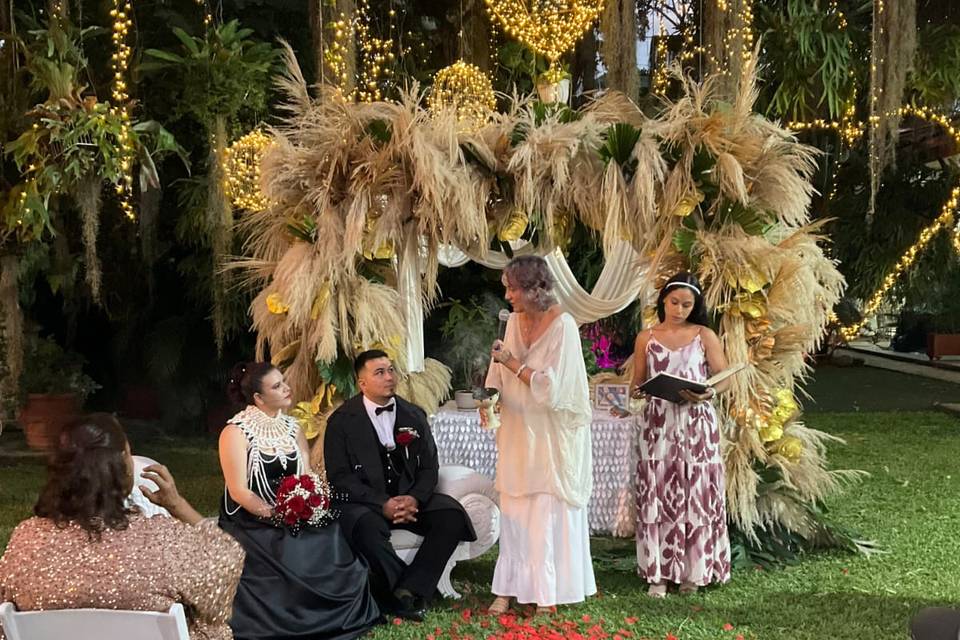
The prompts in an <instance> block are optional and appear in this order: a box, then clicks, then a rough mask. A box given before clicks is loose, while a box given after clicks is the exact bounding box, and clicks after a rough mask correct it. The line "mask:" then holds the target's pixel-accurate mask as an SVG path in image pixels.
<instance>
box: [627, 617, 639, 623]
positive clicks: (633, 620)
mask: <svg viewBox="0 0 960 640" xmlns="http://www.w3.org/2000/svg"><path fill="white" fill-rule="evenodd" d="M639 619H640V618H638V617H637V616H627V617H626V618H624V619H623V621H624V622H626V623H627V624H637V620H639Z"/></svg>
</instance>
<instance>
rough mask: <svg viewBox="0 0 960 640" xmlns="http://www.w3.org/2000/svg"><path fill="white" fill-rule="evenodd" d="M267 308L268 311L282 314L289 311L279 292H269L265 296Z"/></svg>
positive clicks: (288, 306)
mask: <svg viewBox="0 0 960 640" xmlns="http://www.w3.org/2000/svg"><path fill="white" fill-rule="evenodd" d="M267 310H268V311H270V313H275V314H277V315H282V314H284V313H286V312H287V311H290V305H288V304H287V303H285V302H284V301H283V298H282V297H280V294H279V293H271V294H270V295H268V296H267Z"/></svg>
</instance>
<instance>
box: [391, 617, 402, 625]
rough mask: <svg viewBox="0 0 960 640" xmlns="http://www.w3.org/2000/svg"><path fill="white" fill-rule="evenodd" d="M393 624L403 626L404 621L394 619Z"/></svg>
mask: <svg viewBox="0 0 960 640" xmlns="http://www.w3.org/2000/svg"><path fill="white" fill-rule="evenodd" d="M393 624H396V625H401V624H403V619H402V618H394V619H393Z"/></svg>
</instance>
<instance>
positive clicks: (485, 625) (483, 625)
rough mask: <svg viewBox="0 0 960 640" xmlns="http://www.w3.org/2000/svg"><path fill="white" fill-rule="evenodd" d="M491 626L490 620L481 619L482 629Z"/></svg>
mask: <svg viewBox="0 0 960 640" xmlns="http://www.w3.org/2000/svg"><path fill="white" fill-rule="evenodd" d="M489 626H490V621H489V620H481V621H480V628H481V629H486V628H487V627H489Z"/></svg>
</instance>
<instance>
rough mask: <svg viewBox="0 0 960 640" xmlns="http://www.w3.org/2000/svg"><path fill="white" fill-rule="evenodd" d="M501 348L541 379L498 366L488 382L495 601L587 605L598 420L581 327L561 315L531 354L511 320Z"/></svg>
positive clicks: (592, 584) (591, 581)
mask: <svg viewBox="0 0 960 640" xmlns="http://www.w3.org/2000/svg"><path fill="white" fill-rule="evenodd" d="M504 344H505V348H506V349H507V350H509V351H510V352H512V353H513V354H514V355H515V356H516V357H517V358H519V359H520V361H521V362H523V363H525V364H526V365H527V366H528V367H530V368H531V369H533V370H534V372H535V373H534V375H533V378H532V379H531V381H530V385H529V386H527V385H526V384H525V383H524V382H523V381H521V380H520V379H518V378H517V377H516V376H515V375H514V374H513V373H512V372H511V371H510V370H509V369H506V368H505V367H504V366H503V365H500V364H498V363H496V362H494V363H491V365H490V370H489V371H488V373H487V380H486V386H488V387H493V388H496V389H500V401H501V413H500V420H501V426H500V429H499V430H498V432H497V450H498V457H497V477H496V488H497V490H498V491H499V492H500V512H501V513H500V517H501V522H500V555H499V557H498V558H497V565H496V568H495V569H494V572H493V586H492V591H493V593H494V594H495V595H498V596H513V597H515V598H516V599H517V601H518V602H520V603H536V604H537V605H540V606H544V607H546V606H554V605H559V604H570V603H574V602H583V600H584V599H586V597H587V596H589V595H593V594H594V593H596V592H597V586H596V581H595V580H594V576H593V563H592V561H591V558H590V528H589V525H588V523H587V502H588V501H589V499H590V493H591V491H592V489H593V461H592V455H591V444H590V421H591V419H592V413H593V412H592V408H591V406H590V390H589V385H588V384H587V371H586V368H585V366H584V364H583V352H582V350H581V346H580V334H579V332H578V330H577V324H576V322H575V321H574V319H573V317H572V316H570V315H569V314H567V313H563V314H561V315H560V316H558V317H557V318H556V319H555V320H554V321H553V323H552V324H551V325H550V327H549V328H548V329H547V330H546V331H545V332H544V333H543V335H541V336H540V337H539V338H538V339H537V340H535V341H534V342H533V344H531V345H530V346H529V347H528V346H527V345H525V344H524V343H523V340H522V339H521V337H520V327H519V323H518V321H517V317H516V314H511V315H510V320H509V321H508V322H507V332H506V336H505V337H504Z"/></svg>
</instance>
